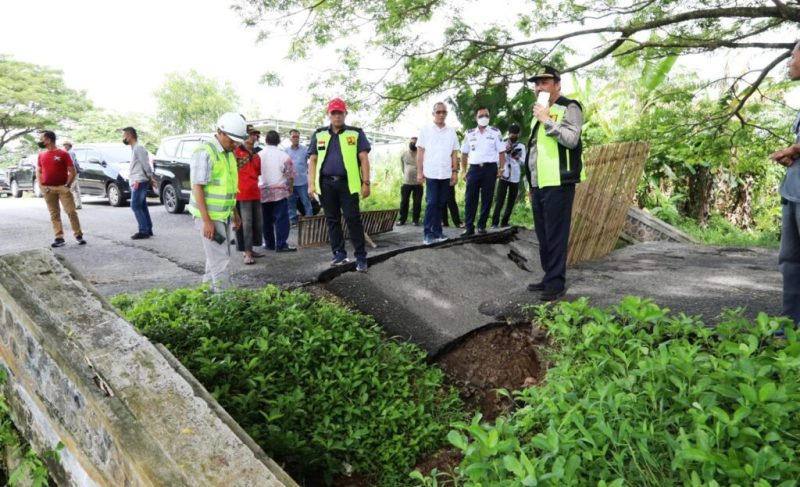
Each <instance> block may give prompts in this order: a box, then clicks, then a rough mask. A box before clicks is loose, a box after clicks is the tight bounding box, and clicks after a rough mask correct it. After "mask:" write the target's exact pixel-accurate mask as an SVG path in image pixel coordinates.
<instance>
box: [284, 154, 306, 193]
mask: <svg viewBox="0 0 800 487" xmlns="http://www.w3.org/2000/svg"><path fill="white" fill-rule="evenodd" d="M286 152H287V153H288V154H289V157H291V158H292V163H293V164H294V172H295V173H297V176H295V178H294V185H295V186H304V185H306V184H308V147H306V146H304V145H303V144H297V148H296V149H293V148H292V146H289V147H288V148H287V149H286Z"/></svg>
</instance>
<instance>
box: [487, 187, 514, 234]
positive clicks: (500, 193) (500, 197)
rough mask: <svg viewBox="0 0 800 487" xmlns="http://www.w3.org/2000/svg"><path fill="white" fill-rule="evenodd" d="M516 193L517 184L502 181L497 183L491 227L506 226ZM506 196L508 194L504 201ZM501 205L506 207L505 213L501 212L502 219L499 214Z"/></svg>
mask: <svg viewBox="0 0 800 487" xmlns="http://www.w3.org/2000/svg"><path fill="white" fill-rule="evenodd" d="M518 193H519V183H511V182H508V181H504V180H502V179H501V180H500V181H498V182H497V198H495V203H494V215H492V225H494V226H497V225H500V226H503V227H505V226H508V219H509V218H511V212H512V211H514V204H515V203H516V202H517V194H518ZM506 194H508V201H506ZM503 204H505V206H506V211H505V212H503V218H502V219H501V218H500V212H501V211H502V210H503Z"/></svg>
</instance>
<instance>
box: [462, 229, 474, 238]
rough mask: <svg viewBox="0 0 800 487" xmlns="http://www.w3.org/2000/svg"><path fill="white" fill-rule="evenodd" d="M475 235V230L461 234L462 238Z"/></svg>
mask: <svg viewBox="0 0 800 487" xmlns="http://www.w3.org/2000/svg"><path fill="white" fill-rule="evenodd" d="M473 235H475V230H464V231H463V232H461V236H462V237H471V236H473Z"/></svg>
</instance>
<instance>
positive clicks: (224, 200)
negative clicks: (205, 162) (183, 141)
mask: <svg viewBox="0 0 800 487" xmlns="http://www.w3.org/2000/svg"><path fill="white" fill-rule="evenodd" d="M201 150H204V151H206V152H207V153H208V155H209V156H210V157H211V178H210V180H209V182H208V184H206V185H205V186H204V187H203V193H204V194H205V200H206V209H207V210H208V216H209V218H211V219H212V220H220V221H224V220H227V219H228V218H230V216H231V215H232V214H233V208H234V207H235V206H236V192H237V191H238V186H239V169H238V167H237V165H236V158H235V157H234V155H233V152H229V153H228V154H224V153H220V152H219V151H218V150H217V148H216V147H215V146H214V144H213V143H205V144H202V145H200V147H198V148H197V149H196V150H195V153H197V152H199V151H201ZM189 213H191V214H192V216H195V217H197V218H199V217H200V209H199V208H198V207H197V203H196V202H195V199H194V191H192V195H191V197H190V198H189Z"/></svg>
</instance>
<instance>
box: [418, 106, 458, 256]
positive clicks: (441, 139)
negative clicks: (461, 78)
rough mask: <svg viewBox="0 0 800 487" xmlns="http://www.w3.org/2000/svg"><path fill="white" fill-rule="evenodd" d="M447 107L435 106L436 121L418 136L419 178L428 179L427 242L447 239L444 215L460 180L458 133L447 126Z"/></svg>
mask: <svg viewBox="0 0 800 487" xmlns="http://www.w3.org/2000/svg"><path fill="white" fill-rule="evenodd" d="M446 118H447V106H446V105H445V104H444V103H442V102H437V103H436V104H435V105H433V124H431V125H428V126H426V127H423V128H422V129H421V130H420V132H419V137H417V179H418V180H419V182H420V183H422V182H423V181H424V182H425V195H426V197H425V218H424V219H423V232H424V233H423V239H422V242H423V243H424V244H425V245H431V244H434V243H437V242H444V241H445V240H447V237H445V236H444V233H442V214H443V213H444V211H445V207H446V205H447V197H448V194H449V191H450V184H451V183H452V184H455V183H456V182H457V181H458V155H457V154H458V135H456V131H455V130H454V129H453V128H452V127H448V126H446V125H445V122H444V121H445V119H446Z"/></svg>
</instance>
